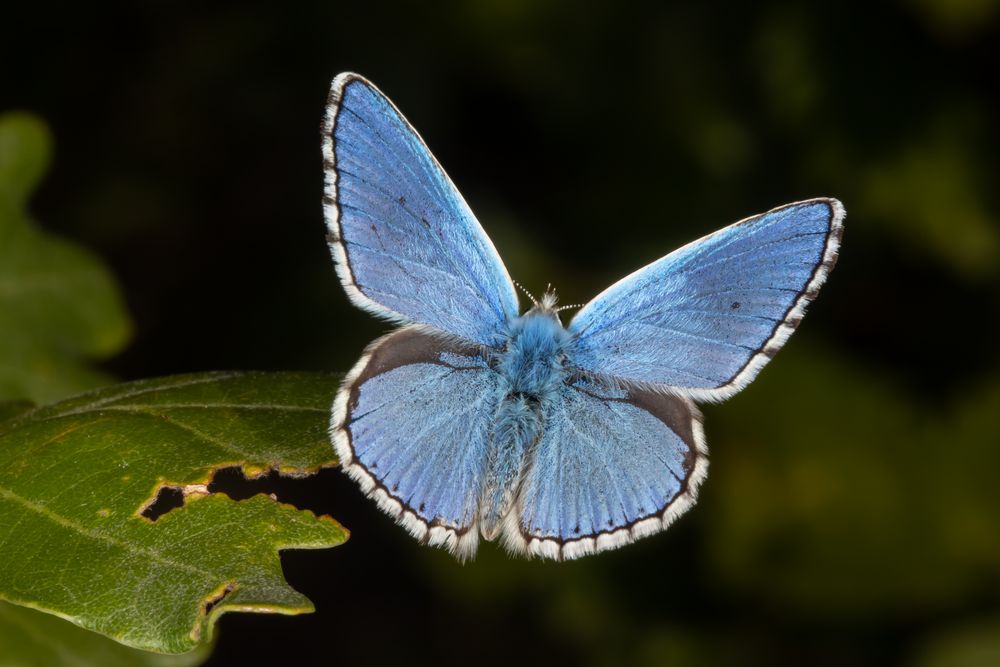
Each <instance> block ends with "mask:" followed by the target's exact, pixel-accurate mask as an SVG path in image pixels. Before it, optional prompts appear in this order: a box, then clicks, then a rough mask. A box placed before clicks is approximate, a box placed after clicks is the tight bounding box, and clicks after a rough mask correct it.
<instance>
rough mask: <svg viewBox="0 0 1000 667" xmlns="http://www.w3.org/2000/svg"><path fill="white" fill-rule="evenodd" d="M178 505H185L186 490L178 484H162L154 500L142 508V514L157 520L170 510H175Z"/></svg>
mask: <svg viewBox="0 0 1000 667" xmlns="http://www.w3.org/2000/svg"><path fill="white" fill-rule="evenodd" d="M178 507H184V492H183V491H181V490H180V489H179V488H177V487H176V486H161V487H160V491H159V492H158V493H157V494H156V498H154V499H153V502H151V503H149V504H148V505H146V507H145V508H144V509H143V510H142V516H144V517H146V518H147V519H149V520H150V521H156V520H157V519H159V518H160V517H161V516H163V515H164V514H166V513H167V512H169V511H170V510H175V509H177V508H178Z"/></svg>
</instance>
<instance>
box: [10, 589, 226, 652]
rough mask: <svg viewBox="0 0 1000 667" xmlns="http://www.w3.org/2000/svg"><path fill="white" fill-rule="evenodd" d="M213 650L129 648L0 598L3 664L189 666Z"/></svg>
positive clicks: (204, 646) (201, 648) (51, 616)
mask: <svg viewBox="0 0 1000 667" xmlns="http://www.w3.org/2000/svg"><path fill="white" fill-rule="evenodd" d="M210 650H211V645H210V644H204V645H202V646H200V647H199V648H197V649H195V650H194V651H191V652H189V653H181V654H179V655H163V654H161V653H150V652H148V651H140V650H138V649H134V648H129V647H128V646H125V645H123V644H119V643H117V642H113V641H111V640H109V639H107V638H106V637H102V636H101V635H99V634H96V633H94V632H90V631H89V630H84V629H82V628H78V627H77V626H75V625H73V624H72V623H69V622H67V621H64V620H62V619H61V618H56V617H55V616H53V615H51V614H43V613H42V612H39V611H35V610H34V609H28V608H27V607H19V606H17V605H13V604H8V603H6V602H0V664H2V665H3V666H4V667H52V666H53V665H73V666H74V667H190V666H193V665H198V664H201V663H202V662H203V661H204V660H205V659H206V658H207V657H208V654H209V652H210Z"/></svg>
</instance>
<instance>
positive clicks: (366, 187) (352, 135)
mask: <svg viewBox="0 0 1000 667" xmlns="http://www.w3.org/2000/svg"><path fill="white" fill-rule="evenodd" d="M323 153H324V166H325V170H326V190H325V197H324V210H325V213H326V220H327V226H328V230H329V239H330V249H331V252H332V253H333V257H334V261H335V263H336V266H337V272H338V274H339V276H340V279H341V282H342V283H343V285H344V288H345V289H346V290H347V293H348V295H349V296H350V298H351V300H352V301H353V302H354V303H355V304H356V305H358V306H359V307H361V308H364V309H365V310H368V311H370V312H372V313H374V314H375V315H378V316H380V317H385V318H387V319H390V320H393V321H397V322H403V323H421V324H426V325H430V326H432V327H435V328H437V329H439V330H441V331H444V332H447V333H450V334H455V335H458V336H461V337H462V338H465V339H466V340H470V341H475V342H478V343H482V344H487V345H489V344H492V343H495V342H496V340H495V336H496V335H497V332H498V330H499V329H500V327H501V325H502V324H503V323H504V322H505V321H507V320H508V319H512V318H514V317H516V316H517V314H518V305H517V294H516V292H515V291H514V286H513V284H512V283H511V280H510V276H509V275H508V274H507V269H506V268H505V267H504V265H503V262H502V261H501V260H500V256H499V255H498V254H497V251H496V248H494V246H493V244H492V242H491V241H490V239H489V237H488V236H486V233H485V232H484V231H483V228H482V227H481V226H480V225H479V222H478V221H477V220H476V218H475V216H473V214H472V211H471V210H469V206H468V205H467V204H466V203H465V200H464V199H463V198H462V195H461V194H459V192H458V190H457V189H456V188H455V186H454V185H453V184H452V182H451V180H450V179H449V178H448V176H447V174H445V173H444V170H443V169H442V168H441V165H439V164H438V162H437V160H435V159H434V156H433V155H431V153H430V151H429V150H428V149H427V146H426V145H425V144H424V142H423V140H421V138H420V136H419V135H417V133H416V131H415V130H414V129H413V128H412V127H411V126H410V124H409V123H408V122H407V121H406V119H405V118H403V116H402V114H400V113H399V111H398V110H397V109H396V107H395V106H393V104H392V102H390V101H389V100H388V98H386V97H385V96H384V95H383V94H382V93H381V92H380V91H379V90H378V89H377V88H376V87H375V86H374V85H372V84H371V83H370V82H368V81H367V80H365V79H364V78H362V77H360V76H358V75H357V74H350V73H345V74H341V75H340V76H338V77H337V78H336V79H335V80H334V82H333V86H332V89H331V91H330V102H329V105H328V108H327V112H326V117H325V121H324V128H323Z"/></svg>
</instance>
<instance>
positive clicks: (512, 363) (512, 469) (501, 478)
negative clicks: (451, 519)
mask: <svg viewBox="0 0 1000 667" xmlns="http://www.w3.org/2000/svg"><path fill="white" fill-rule="evenodd" d="M504 339H505V342H504V345H503V347H502V349H499V350H491V351H490V355H489V356H490V359H491V363H490V366H491V368H493V369H494V371H495V372H496V373H497V375H498V376H499V382H498V387H499V391H500V392H501V394H502V395H501V397H500V400H499V401H498V406H499V407H498V409H497V413H496V416H495V417H494V427H493V429H492V432H491V435H490V446H489V448H488V454H487V457H488V458H487V467H486V470H487V472H486V476H485V481H484V485H483V492H482V500H481V503H480V507H481V514H482V517H481V521H482V523H481V526H480V530H481V532H482V534H483V536H484V537H486V539H494V538H495V537H496V536H497V535H498V534H499V532H500V529H501V526H502V521H503V519H504V517H505V516H506V515H507V514H508V512H509V511H510V507H511V502H512V500H513V498H514V496H515V493H516V491H517V483H518V481H519V480H520V478H521V476H522V475H521V473H522V469H523V467H524V464H525V462H526V459H527V457H528V456H529V453H530V450H531V447H532V445H534V444H535V443H536V442H537V441H538V439H539V437H540V436H541V434H542V432H543V430H544V428H545V417H546V413H547V411H548V410H549V409H550V404H551V402H552V400H553V397H554V396H556V395H557V394H558V391H559V388H560V385H562V384H563V383H564V382H565V380H566V377H567V376H568V374H570V373H571V372H572V365H571V360H570V356H569V354H570V347H571V336H570V334H569V332H567V331H566V329H565V328H564V327H563V326H562V323H561V322H560V321H559V316H558V314H557V313H556V311H555V310H554V309H552V308H551V307H550V305H549V302H548V301H543V302H542V303H541V304H539V305H537V306H536V307H535V308H532V309H531V310H530V311H528V312H527V313H525V314H524V315H522V316H520V317H518V318H516V319H514V320H513V321H511V322H510V323H509V325H508V326H507V327H506V331H505V335H504Z"/></svg>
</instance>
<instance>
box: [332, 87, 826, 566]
mask: <svg viewBox="0 0 1000 667" xmlns="http://www.w3.org/2000/svg"><path fill="white" fill-rule="evenodd" d="M323 157H324V169H325V191H324V200H323V203H324V212H325V217H326V222H327V226H328V241H329V245H330V250H331V253H332V255H333V259H334V263H335V266H336V270H337V273H338V275H339V277H340V281H341V283H342V284H343V286H344V289H345V290H346V291H347V295H348V297H349V298H350V300H351V301H352V302H353V303H354V304H355V305H357V306H358V307H360V308H362V309H364V310H366V311H368V312H370V313H372V314H373V315H376V316H377V317H380V318H383V319H386V320H389V321H390V322H393V323H397V324H400V325H402V326H401V327H400V328H398V329H396V330H395V331H393V332H392V333H390V334H388V335H386V336H384V337H382V338H379V339H378V340H376V341H374V342H373V343H372V344H370V345H369V346H368V347H367V349H366V350H365V351H364V353H363V355H362V356H361V359H360V360H359V361H358V362H357V364H356V365H355V366H354V367H353V368H352V369H351V371H350V373H348V375H347V376H346V378H345V380H344V382H343V384H342V386H341V388H340V390H339V393H338V394H337V397H336V400H335V402H334V404H333V408H332V415H331V429H330V435H331V439H332V441H333V444H334V448H335V450H336V453H337V455H338V457H339V460H340V463H341V465H342V466H343V468H344V470H345V471H346V472H347V474H348V475H350V477H351V478H353V479H354V480H355V481H356V482H357V483H358V484H359V485H360V487H361V489H362V490H363V491H364V492H365V493H366V494H368V495H369V496H370V497H371V498H373V499H374V500H375V502H376V503H377V504H378V506H379V507H380V508H381V509H382V510H384V511H385V512H387V513H388V514H390V515H391V516H392V517H394V518H395V519H396V520H397V521H398V522H399V523H400V524H401V525H402V526H403V527H404V528H405V529H406V530H407V531H409V532H410V533H411V534H412V535H413V536H414V537H416V538H417V539H419V540H420V541H422V542H423V543H425V544H429V545H432V546H440V547H443V548H446V549H448V550H449V551H450V552H451V553H452V554H454V555H455V556H456V557H457V558H459V559H460V560H463V559H466V558H470V557H472V556H473V555H474V554H475V552H476V549H477V547H478V545H479V540H480V538H483V539H485V540H499V541H501V543H502V544H503V545H505V546H506V547H507V548H508V549H509V550H510V551H512V552H515V553H520V554H527V555H533V556H540V557H544V558H551V559H556V560H562V559H571V558H577V557H580V556H584V555H587V554H591V553H596V552H600V551H605V550H608V549H613V548H616V547H620V546H622V545H624V544H628V543H630V542H632V541H634V540H636V539H638V538H641V537H644V536H647V535H651V534H653V533H657V532H659V531H661V530H663V529H665V528H666V527H667V526H669V525H670V524H671V522H673V521H674V519H676V518H677V517H678V516H680V515H681V514H683V513H684V512H685V511H686V510H687V509H688V508H690V507H691V506H692V505H693V504H694V502H695V500H696V498H697V493H698V487H699V485H700V484H701V482H702V481H703V480H704V478H705V475H706V472H707V470H708V450H707V448H706V445H705V435H704V431H703V428H702V417H701V413H700V412H699V410H698V408H697V407H696V405H695V401H721V400H723V399H726V398H728V397H730V396H732V395H733V394H735V393H736V392H738V391H740V390H741V389H743V387H745V386H746V385H747V384H748V383H749V382H750V381H751V380H753V378H754V377H755V376H756V375H757V373H758V372H759V371H760V370H761V368H762V367H763V366H764V365H765V364H767V362H768V361H770V360H771V358H772V357H773V356H774V354H775V352H777V351H778V349H780V348H781V346H782V345H783V344H784V343H785V341H786V340H787V339H788V337H789V335H790V334H791V333H792V332H793V331H794V330H795V328H796V327H797V326H798V325H799V322H800V321H801V320H802V316H803V314H804V312H805V309H806V306H807V305H808V304H809V303H810V302H811V301H812V300H813V299H814V298H815V297H816V294H817V292H818V290H819V288H820V286H821V285H822V284H823V282H824V281H825V280H826V277H827V275H828V274H829V272H830V270H831V269H832V268H833V265H834V263H835V262H836V259H837V251H838V248H839V245H840V239H841V234H842V229H843V227H842V225H843V219H844V208H843V206H842V205H841V204H840V202H838V201H837V200H835V199H828V198H820V199H810V200H807V201H800V202H796V203H793V204H788V205H786V206H781V207H778V208H775V209H772V210H770V211H768V212H767V213H763V214H761V215H756V216H753V217H749V218H746V219H744V220H741V221H739V222H737V223H735V224H733V225H730V226H729V227H726V228H724V229H721V230H719V231H717V232H715V233H713V234H710V235H708V236H706V237H704V238H702V239H699V240H697V241H694V242H693V243H690V244H688V245H686V246H684V247H682V248H680V249H679V250H675V251H674V252H672V253H670V254H669V255H667V256H665V257H663V258H662V259H659V260H657V261H655V262H653V263H652V264H649V265H648V266H645V267H643V268H641V269H639V270H637V271H636V272H634V273H632V274H631V275H629V276H626V277H625V278H623V279H621V280H620V281H618V282H617V283H615V284H614V285H612V286H611V287H609V288H608V289H606V290H604V291H603V292H602V293H601V294H599V295H598V296H597V297H595V298H594V299H593V300H592V301H590V303H588V304H586V305H585V306H583V307H582V309H580V310H579V312H577V314H576V316H575V317H573V318H572V320H571V321H570V322H569V324H568V325H566V326H564V325H563V324H562V322H561V320H560V317H559V309H558V308H557V307H556V305H555V297H554V295H553V294H552V293H551V292H549V293H546V295H545V296H544V297H543V298H542V299H541V300H540V301H535V300H534V299H533V300H532V301H533V304H532V307H531V308H530V309H528V310H527V311H526V312H524V313H521V311H520V309H519V305H518V297H517V292H516V290H515V285H514V283H513V281H512V280H511V278H510V276H509V275H508V273H507V269H506V268H505V267H504V264H503V262H502V261H501V259H500V256H499V254H498V253H497V250H496V248H495V247H494V246H493V243H492V242H491V241H490V239H489V237H488V236H487V235H486V233H485V232H484V231H483V228H482V227H481V226H480V224H479V222H478V221H477V220H476V218H475V216H474V215H473V214H472V211H471V210H470V209H469V206H468V205H467V204H466V202H465V200H464V199H463V198H462V195H461V194H460V193H459V192H458V190H457V189H456V188H455V186H454V185H453V184H452V182H451V180H450V179H449V178H448V176H447V175H446V174H445V172H444V170H443V169H442V168H441V165H440V164H438V162H437V160H436V159H435V158H434V156H433V155H431V152H430V151H429V150H428V148H427V146H426V145H425V143H424V142H423V140H422V139H421V138H420V136H419V135H418V134H417V132H416V130H414V129H413V127H412V126H411V125H410V124H409V122H407V120H406V119H405V118H404V117H403V115H402V114H401V113H400V112H399V110H398V109H397V108H396V107H395V105H394V104H393V103H392V102H390V101H389V99H388V98H387V97H386V96H385V95H383V94H382V93H381V92H380V91H379V90H378V88H376V87H375V86H374V85H373V84H371V83H370V82H369V81H367V80H366V79H364V78H363V77H361V76H359V75H357V74H353V73H344V74H340V75H339V76H337V77H336V79H334V81H333V85H332V88H331V91H330V97H329V104H328V107H327V110H326V115H325V118H324V123H323Z"/></svg>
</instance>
